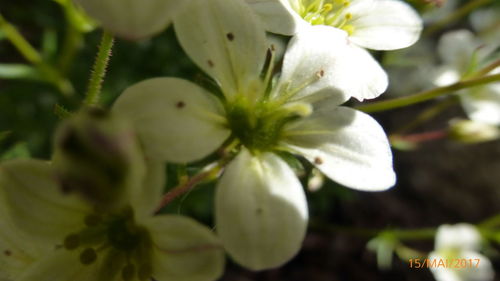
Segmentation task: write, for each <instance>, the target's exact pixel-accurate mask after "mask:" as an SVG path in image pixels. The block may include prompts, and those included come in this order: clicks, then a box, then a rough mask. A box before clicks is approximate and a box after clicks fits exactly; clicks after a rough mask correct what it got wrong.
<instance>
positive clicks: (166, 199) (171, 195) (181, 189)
mask: <svg viewBox="0 0 500 281" xmlns="http://www.w3.org/2000/svg"><path fill="white" fill-rule="evenodd" d="M221 170H222V166H221V165H220V164H217V165H215V166H214V167H212V168H211V169H209V170H208V171H205V172H202V173H199V174H197V175H195V176H194V177H192V178H190V179H189V180H187V181H186V182H185V183H182V184H180V185H178V186H176V187H174V188H173V189H171V190H170V191H169V192H167V193H166V194H165V195H164V196H163V198H162V200H161V202H160V204H158V207H157V208H156V211H155V213H158V212H160V211H161V209H163V208H164V207H165V206H167V205H168V204H169V203H170V202H172V201H173V200H174V199H175V198H177V197H179V196H181V195H182V194H185V193H187V192H189V191H191V190H192V189H193V188H194V187H195V186H196V185H198V184H200V183H201V182H203V181H206V180H209V179H211V178H217V176H218V175H219V174H220V172H221Z"/></svg>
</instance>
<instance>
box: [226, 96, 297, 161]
mask: <svg viewBox="0 0 500 281" xmlns="http://www.w3.org/2000/svg"><path fill="white" fill-rule="evenodd" d="M227 112H228V114H227V116H228V120H229V128H230V129H231V131H232V133H233V136H234V137H236V138H237V139H238V140H239V141H240V142H241V143H242V144H243V145H244V146H245V147H247V148H248V149H250V150H252V151H270V150H273V148H274V147H275V146H276V145H277V144H278V142H279V139H280V137H281V131H282V128H283V125H284V124H285V123H286V121H287V120H288V119H287V118H286V116H283V115H282V114H279V113H278V112H277V111H276V114H273V110H272V109H271V108H269V107H266V106H264V105H257V106H248V105H247V104H246V103H245V102H242V101H237V102H235V103H233V104H232V105H230V106H229V107H228V108H227Z"/></svg>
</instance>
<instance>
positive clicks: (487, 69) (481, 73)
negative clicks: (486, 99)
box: [472, 59, 500, 78]
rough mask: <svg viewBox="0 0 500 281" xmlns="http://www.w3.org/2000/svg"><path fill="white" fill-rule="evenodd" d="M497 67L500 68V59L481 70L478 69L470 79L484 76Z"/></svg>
mask: <svg viewBox="0 0 500 281" xmlns="http://www.w3.org/2000/svg"><path fill="white" fill-rule="evenodd" d="M497 67H500V59H497V60H496V61H494V62H492V63H490V64H488V65H487V66H485V67H483V68H482V69H480V70H479V71H477V72H476V73H474V74H473V75H472V78H477V77H481V76H484V75H486V74H488V73H490V72H491V71H493V70H495V69H496V68H497Z"/></svg>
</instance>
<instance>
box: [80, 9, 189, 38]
mask: <svg viewBox="0 0 500 281" xmlns="http://www.w3.org/2000/svg"><path fill="white" fill-rule="evenodd" d="M75 2H77V3H78V4H80V5H82V7H83V8H84V9H85V11H86V12H87V13H88V14H89V15H90V16H92V17H93V18H95V19H97V20H98V21H99V22H100V23H101V24H102V26H103V28H104V29H107V30H109V31H111V32H113V33H114V34H116V35H117V36H120V37H124V38H127V39H139V38H143V37H147V36H151V35H153V34H155V33H158V32H160V31H162V30H163V29H164V28H166V27H167V25H168V24H169V23H170V21H171V20H172V18H173V16H174V14H175V13H176V12H177V11H178V10H179V9H180V7H181V6H182V4H184V3H185V2H186V0H183V1H178V0H148V1H142V0H75Z"/></svg>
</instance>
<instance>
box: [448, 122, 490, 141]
mask: <svg viewBox="0 0 500 281" xmlns="http://www.w3.org/2000/svg"><path fill="white" fill-rule="evenodd" d="M449 130H450V138H452V139H454V140H457V141H459V142H464V143H478V142H486V141H492V140H496V139H498V138H499V137H500V130H499V129H498V127H496V126H494V125H491V124H486V123H481V122H477V121H472V120H454V121H453V122H451V124H450V129H449Z"/></svg>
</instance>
